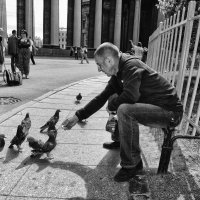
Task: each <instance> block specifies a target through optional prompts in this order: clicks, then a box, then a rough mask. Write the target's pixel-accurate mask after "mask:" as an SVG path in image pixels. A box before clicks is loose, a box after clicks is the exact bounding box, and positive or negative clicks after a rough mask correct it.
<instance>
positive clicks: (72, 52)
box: [70, 47, 74, 57]
mask: <svg viewBox="0 0 200 200" xmlns="http://www.w3.org/2000/svg"><path fill="white" fill-rule="evenodd" d="M73 54H74V48H73V47H70V57H72V56H73Z"/></svg>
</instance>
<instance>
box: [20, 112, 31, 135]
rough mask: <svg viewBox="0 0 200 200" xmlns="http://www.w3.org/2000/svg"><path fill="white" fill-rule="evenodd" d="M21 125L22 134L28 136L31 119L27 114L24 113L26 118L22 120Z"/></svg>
mask: <svg viewBox="0 0 200 200" xmlns="http://www.w3.org/2000/svg"><path fill="white" fill-rule="evenodd" d="M21 125H22V127H23V132H24V133H25V134H27V135H28V132H29V129H30V128H31V119H30V116H29V113H26V116H25V118H24V119H23V120H22V122H21Z"/></svg>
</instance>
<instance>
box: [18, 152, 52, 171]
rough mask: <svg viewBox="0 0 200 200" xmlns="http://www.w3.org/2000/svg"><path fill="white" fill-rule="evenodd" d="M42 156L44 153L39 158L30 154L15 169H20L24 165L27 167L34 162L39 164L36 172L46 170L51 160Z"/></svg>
mask: <svg viewBox="0 0 200 200" xmlns="http://www.w3.org/2000/svg"><path fill="white" fill-rule="evenodd" d="M41 157H42V155H39V156H37V158H31V157H30V156H28V157H26V158H25V159H24V160H23V161H22V162H21V163H20V164H19V166H17V167H16V168H15V169H16V170H19V169H22V168H23V167H27V166H29V165H32V164H37V165H38V169H37V171H36V172H40V171H42V170H44V169H45V168H46V167H48V166H49V164H50V161H49V160H48V159H46V158H42V159H40V158H41Z"/></svg>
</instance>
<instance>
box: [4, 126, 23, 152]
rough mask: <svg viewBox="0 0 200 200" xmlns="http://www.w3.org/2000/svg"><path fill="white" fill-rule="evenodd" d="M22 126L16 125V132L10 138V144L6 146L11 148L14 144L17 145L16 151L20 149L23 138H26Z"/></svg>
mask: <svg viewBox="0 0 200 200" xmlns="http://www.w3.org/2000/svg"><path fill="white" fill-rule="evenodd" d="M23 130H24V127H23V126H22V125H18V127H17V133H16V135H15V136H14V137H13V139H12V140H11V142H10V143H11V144H10V146H9V147H8V148H10V149H12V148H13V146H14V145H16V146H17V148H18V151H21V150H22V148H21V144H22V143H23V142H24V140H25V139H26V136H27V133H26V132H24V131H23Z"/></svg>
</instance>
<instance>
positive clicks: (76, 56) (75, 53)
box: [74, 46, 78, 60]
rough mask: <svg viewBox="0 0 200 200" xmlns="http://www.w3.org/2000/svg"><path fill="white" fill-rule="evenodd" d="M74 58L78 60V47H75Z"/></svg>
mask: <svg viewBox="0 0 200 200" xmlns="http://www.w3.org/2000/svg"><path fill="white" fill-rule="evenodd" d="M74 57H75V60H78V48H77V46H75V47H74Z"/></svg>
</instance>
